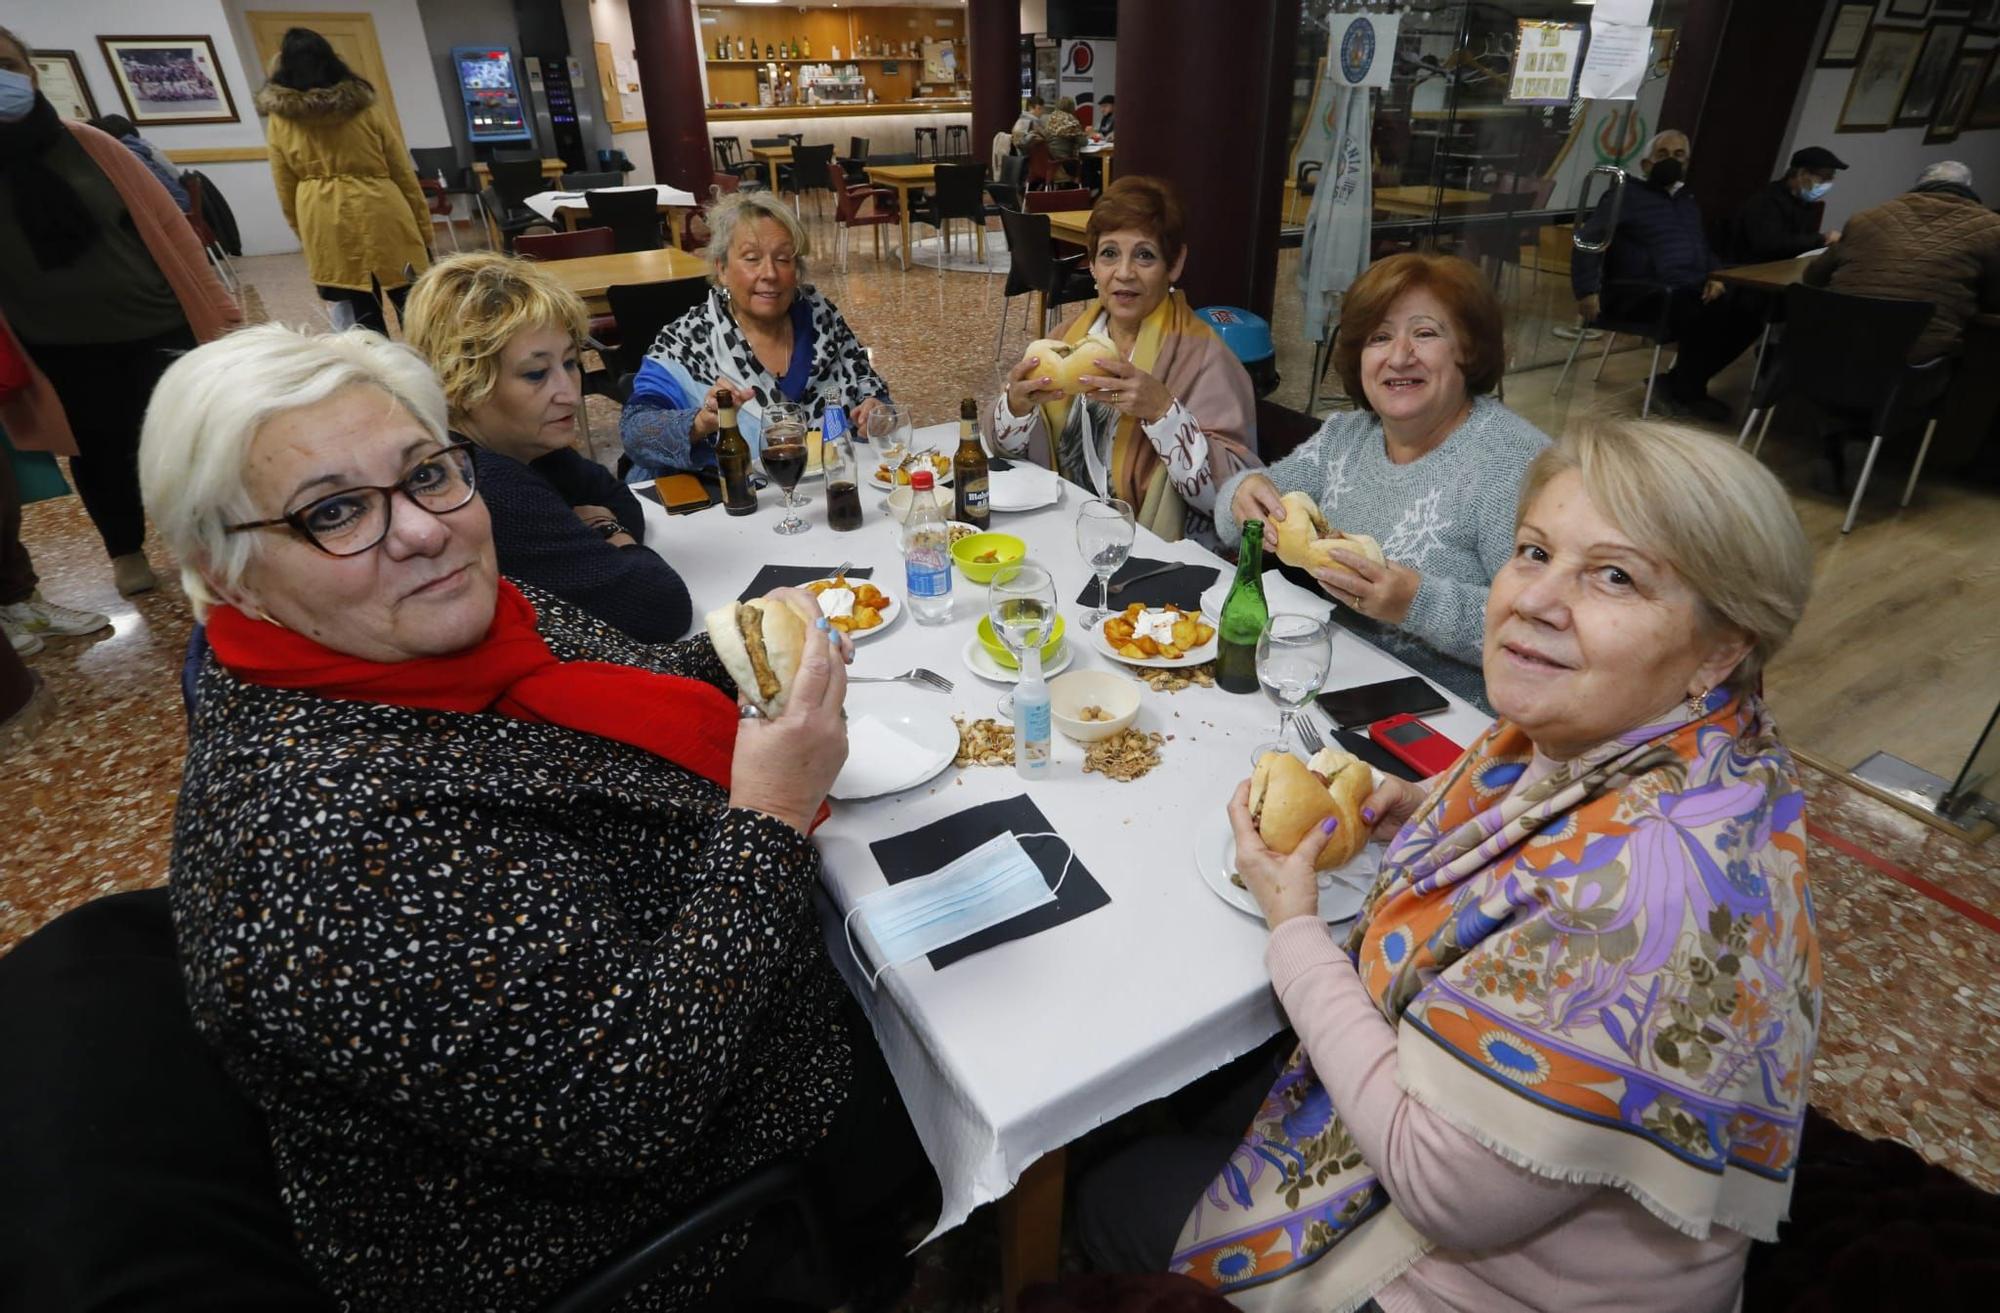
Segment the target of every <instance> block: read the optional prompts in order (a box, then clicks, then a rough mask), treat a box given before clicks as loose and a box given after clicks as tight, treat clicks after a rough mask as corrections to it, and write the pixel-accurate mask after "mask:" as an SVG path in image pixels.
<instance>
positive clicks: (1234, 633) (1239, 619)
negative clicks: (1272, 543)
mask: <svg viewBox="0 0 2000 1313" xmlns="http://www.w3.org/2000/svg"><path fill="white" fill-rule="evenodd" d="M1270 622H1271V608H1270V605H1269V604H1268V603H1267V602H1265V601H1264V522H1263V521H1262V520H1245V521H1244V522H1243V545H1242V547H1241V548H1239V549H1238V551H1237V554H1236V582H1235V583H1234V584H1231V585H1230V587H1229V597H1228V599H1227V600H1225V601H1224V602H1223V604H1222V615H1221V618H1220V619H1219V620H1217V622H1216V650H1215V686H1216V687H1217V688H1220V689H1224V690H1226V691H1228V692H1230V693H1255V692H1256V691H1257V640H1258V639H1259V638H1261V637H1262V636H1263V633H1264V626H1265V625H1267V624H1269V623H1270Z"/></svg>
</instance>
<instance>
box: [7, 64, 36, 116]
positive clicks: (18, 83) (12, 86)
mask: <svg viewBox="0 0 2000 1313" xmlns="http://www.w3.org/2000/svg"><path fill="white" fill-rule="evenodd" d="M34 107H35V83H34V79H33V78H30V77H29V76H28V75H27V74H26V73H16V72H14V71H13V70H12V69H7V68H0V123H19V122H20V121H21V120H22V119H24V118H26V117H28V111H29V110H31V109H33V108H34Z"/></svg>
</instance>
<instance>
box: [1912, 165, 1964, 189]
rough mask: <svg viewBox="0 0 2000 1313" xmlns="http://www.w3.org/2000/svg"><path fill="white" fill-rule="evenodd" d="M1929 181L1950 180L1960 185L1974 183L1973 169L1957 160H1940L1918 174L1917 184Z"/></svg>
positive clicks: (1921, 184) (1920, 184)
mask: <svg viewBox="0 0 2000 1313" xmlns="http://www.w3.org/2000/svg"><path fill="white" fill-rule="evenodd" d="M1927 182H1949V183H1954V184H1956V185H1957V186H1960V187H1970V186H1971V185H1972V170H1971V169H1970V168H1969V167H1967V166H1966V165H1963V164H1960V163H1959V162H1958V161H1957V160H1939V161H1938V162H1937V163H1936V164H1932V165H1929V166H1927V167H1926V168H1925V169H1924V171H1923V172H1922V173H1919V174H1918V175H1917V186H1919V187H1921V186H1923V185H1924V184H1925V183H1927Z"/></svg>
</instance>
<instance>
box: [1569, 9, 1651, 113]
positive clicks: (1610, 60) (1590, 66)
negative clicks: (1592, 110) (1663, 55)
mask: <svg viewBox="0 0 2000 1313" xmlns="http://www.w3.org/2000/svg"><path fill="white" fill-rule="evenodd" d="M1652 63H1653V29H1652V28H1650V27H1648V26H1646V25H1645V24H1644V23H1609V22H1606V21H1605V20H1604V19H1602V18H1592V19H1591V20H1590V46H1589V48H1587V49H1586V50H1585V51H1584V52H1583V78H1582V80H1581V82H1579V84H1578V85H1577V89H1576V94H1577V95H1579V96H1581V97H1583V98H1584V99H1585V100H1636V99H1638V97H1639V87H1640V86H1641V84H1643V83H1644V82H1645V80H1646V70H1647V69H1648V68H1650V67H1651V66H1652Z"/></svg>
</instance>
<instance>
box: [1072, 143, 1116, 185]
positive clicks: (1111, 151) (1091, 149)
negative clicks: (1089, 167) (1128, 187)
mask: <svg viewBox="0 0 2000 1313" xmlns="http://www.w3.org/2000/svg"><path fill="white" fill-rule="evenodd" d="M1117 150H1118V146H1117V143H1115V142H1109V141H1100V142H1097V143H1095V144H1093V145H1089V146H1085V147H1084V148H1083V149H1082V150H1080V151H1078V152H1077V153H1078V154H1079V155H1081V156H1082V157H1083V158H1084V159H1087V160H1097V161H1099V162H1100V163H1102V164H1103V165H1104V185H1105V186H1106V187H1109V186H1110V185H1111V159H1112V156H1113V155H1115V154H1116V153H1117Z"/></svg>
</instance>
